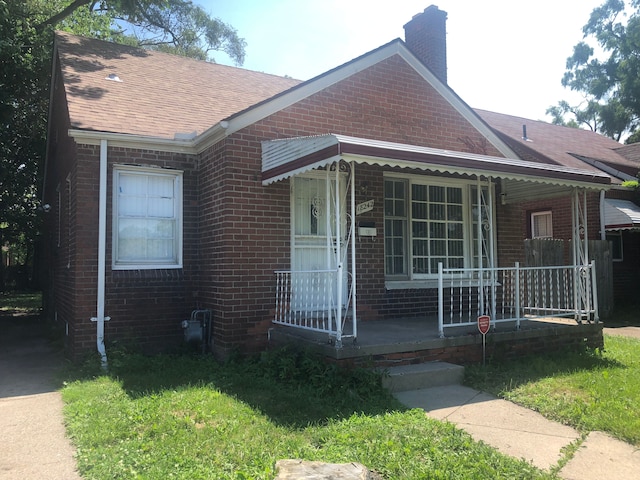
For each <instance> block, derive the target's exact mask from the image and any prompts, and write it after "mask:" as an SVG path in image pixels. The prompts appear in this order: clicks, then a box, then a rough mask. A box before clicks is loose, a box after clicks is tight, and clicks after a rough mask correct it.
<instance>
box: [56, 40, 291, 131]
mask: <svg viewBox="0 0 640 480" xmlns="http://www.w3.org/2000/svg"><path fill="white" fill-rule="evenodd" d="M56 41H57V47H58V55H59V59H60V67H61V69H62V75H63V79H64V86H65V91H66V95H67V102H68V104H69V115H70V119H71V126H72V128H78V129H86V130H95V131H103V132H113V133H126V134H135V135H149V136H153V137H161V138H174V135H175V134H176V133H190V132H194V131H195V132H197V134H201V133H202V132H203V131H205V130H207V129H208V128H210V127H211V126H213V125H215V124H217V123H218V122H220V121H221V120H223V119H225V118H226V117H228V116H230V115H232V114H234V113H236V112H238V111H240V110H243V109H245V108H248V107H250V106H251V105H254V104H256V103H258V102H261V101H263V100H265V99H267V98H270V97H272V96H274V95H276V94H278V93H281V92H283V91H285V90H288V89H289V88H291V87H293V86H295V85H298V84H299V83H300V81H298V80H293V79H290V78H284V77H278V76H275V75H269V74H265V73H260V72H254V71H250V70H245V69H241V68H235V67H229V66H225V65H219V64H215V63H209V62H204V61H198V60H193V59H190V58H185V57H179V56H176V55H170V54H166V53H159V52H154V51H148V50H143V49H139V48H133V47H129V46H125V45H119V44H115V43H110V42H103V41H100V40H95V39H88V38H83V37H77V36H74V35H70V34H68V33H64V32H57V33H56ZM111 74H114V75H117V76H118V77H119V79H120V80H121V82H118V81H113V80H107V79H106V77H108V76H109V75H111Z"/></svg>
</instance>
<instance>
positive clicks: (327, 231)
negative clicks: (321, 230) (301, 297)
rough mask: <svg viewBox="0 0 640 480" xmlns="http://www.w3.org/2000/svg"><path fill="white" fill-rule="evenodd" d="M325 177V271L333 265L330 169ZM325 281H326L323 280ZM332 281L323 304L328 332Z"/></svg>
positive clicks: (331, 313) (330, 316)
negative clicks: (324, 304)
mask: <svg viewBox="0 0 640 480" xmlns="http://www.w3.org/2000/svg"><path fill="white" fill-rule="evenodd" d="M324 175H325V182H324V183H325V187H324V188H325V198H326V200H325V201H326V202H327V214H326V216H325V220H324V224H325V237H326V245H327V260H326V268H327V270H330V269H331V265H333V261H332V258H331V253H332V251H333V248H332V246H331V243H332V239H331V237H332V235H331V233H332V232H333V229H332V228H331V174H330V168H329V167H327V169H326V170H325V172H324ZM336 263H337V262H336ZM325 281H326V280H325ZM332 289H333V281H332V280H331V278H329V285H325V295H326V296H327V298H325V302H326V305H327V307H328V308H327V316H328V317H329V318H328V321H329V332H332V331H333V308H332V306H331V300H332V298H333V291H332Z"/></svg>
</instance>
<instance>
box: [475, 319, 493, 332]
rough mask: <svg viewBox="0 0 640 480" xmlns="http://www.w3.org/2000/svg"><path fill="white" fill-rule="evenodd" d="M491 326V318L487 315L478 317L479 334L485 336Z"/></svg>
mask: <svg viewBox="0 0 640 480" xmlns="http://www.w3.org/2000/svg"><path fill="white" fill-rule="evenodd" d="M490 325H491V317H490V316H489V315H480V316H479V317H478V330H480V333H481V334H483V335H485V334H486V333H487V332H488V331H489V326H490Z"/></svg>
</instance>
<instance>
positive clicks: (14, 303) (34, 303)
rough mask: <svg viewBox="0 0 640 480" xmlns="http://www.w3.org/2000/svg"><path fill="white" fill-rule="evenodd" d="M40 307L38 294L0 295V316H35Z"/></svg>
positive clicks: (40, 300) (40, 296)
mask: <svg viewBox="0 0 640 480" xmlns="http://www.w3.org/2000/svg"><path fill="white" fill-rule="evenodd" d="M41 306H42V294H41V293H39V292H20V293H0V314H9V315H12V314H14V313H28V314H37V313H39V312H40V307H41Z"/></svg>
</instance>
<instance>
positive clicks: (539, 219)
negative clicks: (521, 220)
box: [531, 210, 553, 238]
mask: <svg viewBox="0 0 640 480" xmlns="http://www.w3.org/2000/svg"><path fill="white" fill-rule="evenodd" d="M531 238H553V217H552V215H551V210H547V211H544V212H534V213H532V214H531Z"/></svg>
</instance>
